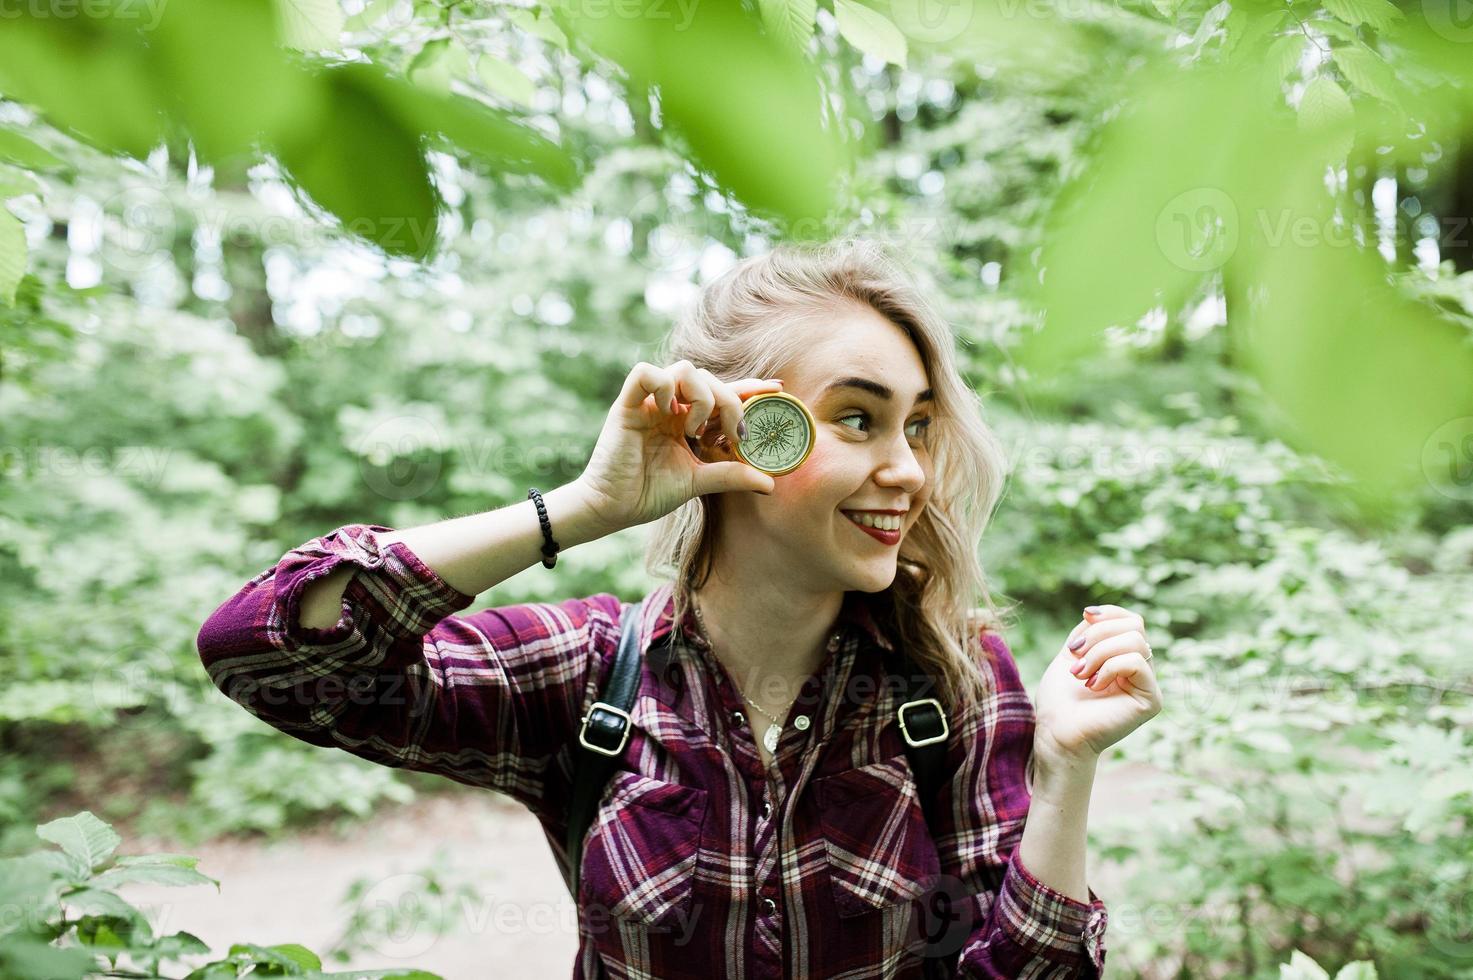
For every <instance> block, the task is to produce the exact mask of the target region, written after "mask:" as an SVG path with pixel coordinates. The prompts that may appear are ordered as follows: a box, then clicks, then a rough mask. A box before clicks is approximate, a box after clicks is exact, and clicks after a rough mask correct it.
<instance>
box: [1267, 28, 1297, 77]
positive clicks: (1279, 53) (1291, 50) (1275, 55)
mask: <svg viewBox="0 0 1473 980" xmlns="http://www.w3.org/2000/svg"><path fill="white" fill-rule="evenodd" d="M1306 43H1307V42H1306V39H1305V37H1304V35H1303V34H1285V35H1284V36H1283V37H1278V38H1274V41H1273V43H1272V44H1270V45H1269V46H1268V54H1267V56H1266V57H1265V59H1264V60H1265V63H1266V64H1267V66H1268V68H1269V70H1270V71H1271V72H1273V74H1274V77H1276V78H1278V79H1279V80H1281V81H1282V80H1283V79H1286V78H1288V77H1289V73H1290V72H1292V71H1293V70H1294V69H1295V68H1297V67H1298V66H1299V62H1300V61H1301V60H1302V59H1303V57H1304V45H1305V44H1306Z"/></svg>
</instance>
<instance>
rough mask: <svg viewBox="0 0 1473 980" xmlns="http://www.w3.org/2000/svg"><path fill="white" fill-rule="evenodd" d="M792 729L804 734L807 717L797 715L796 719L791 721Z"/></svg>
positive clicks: (806, 729)
mask: <svg viewBox="0 0 1473 980" xmlns="http://www.w3.org/2000/svg"><path fill="white" fill-rule="evenodd" d="M793 727H794V728H796V729H798V731H800V732H806V731H808V716H807V715H799V716H798V717H796V718H794V719H793Z"/></svg>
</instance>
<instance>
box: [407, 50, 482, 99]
mask: <svg viewBox="0 0 1473 980" xmlns="http://www.w3.org/2000/svg"><path fill="white" fill-rule="evenodd" d="M470 64H471V62H470V54H469V52H467V51H466V49H465V46H464V45H463V44H461V43H459V42H458V41H456V40H455V39H454V38H449V37H442V38H436V39H435V40H433V41H426V42H425V45H424V47H422V48H420V49H419V53H418V54H416V55H415V56H414V59H413V60H412V61H410V62H409V72H408V74H409V80H410V81H412V82H414V84H416V85H423V86H424V87H425V88H427V89H430V90H432V91H435V92H440V93H443V94H449V92H450V81H451V79H455V78H465V77H466V76H467V75H468V74H469V73H470Z"/></svg>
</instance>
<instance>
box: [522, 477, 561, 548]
mask: <svg viewBox="0 0 1473 980" xmlns="http://www.w3.org/2000/svg"><path fill="white" fill-rule="evenodd" d="M527 497H528V498H529V499H530V500H531V501H532V503H534V504H536V505H537V520H538V521H540V522H541V524H542V567H544V568H551V567H553V566H554V565H556V564H557V553H558V550H559V549H560V548H561V547H562V546H561V545H559V544H558V543H557V542H556V541H554V540H553V539H552V522H551V521H549V520H548V519H547V507H546V505H545V504H543V503H542V493H541V492H540V491H539V490H537V488H536V487H533V488H531V489H530V490H528V491H527Z"/></svg>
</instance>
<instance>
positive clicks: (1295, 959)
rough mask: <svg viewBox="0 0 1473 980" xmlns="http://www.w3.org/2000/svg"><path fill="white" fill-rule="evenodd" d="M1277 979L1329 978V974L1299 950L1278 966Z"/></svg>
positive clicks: (1322, 979) (1306, 979) (1311, 979)
mask: <svg viewBox="0 0 1473 980" xmlns="http://www.w3.org/2000/svg"><path fill="white" fill-rule="evenodd" d="M1279 980H1330V975H1329V974H1328V973H1326V972H1325V970H1324V968H1323V967H1322V966H1320V965H1319V964H1318V963H1316V962H1315V961H1314V960H1312V959H1310V958H1309V957H1308V956H1305V955H1304V954H1303V953H1301V952H1300V951H1299V950H1297V949H1296V950H1295V951H1294V955H1292V956H1290V957H1289V962H1287V963H1284V964H1281V965H1280V966H1279Z"/></svg>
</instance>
